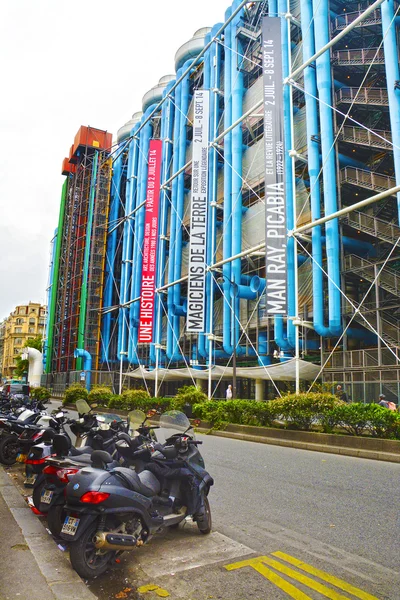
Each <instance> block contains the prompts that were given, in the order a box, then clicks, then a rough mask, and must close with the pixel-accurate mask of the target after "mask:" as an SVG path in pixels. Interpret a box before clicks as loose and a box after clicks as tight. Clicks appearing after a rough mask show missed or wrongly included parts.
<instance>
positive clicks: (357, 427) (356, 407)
mask: <svg viewBox="0 0 400 600" xmlns="http://www.w3.org/2000/svg"><path fill="white" fill-rule="evenodd" d="M371 406H374V405H371V404H361V403H359V402H353V403H352V404H338V405H337V406H336V407H335V409H334V416H335V418H336V419H337V424H338V426H339V427H342V428H343V429H344V430H345V431H348V432H349V433H351V435H362V434H363V433H364V432H365V431H367V430H368V429H369V428H370V425H371V417H372V418H373V411H371Z"/></svg>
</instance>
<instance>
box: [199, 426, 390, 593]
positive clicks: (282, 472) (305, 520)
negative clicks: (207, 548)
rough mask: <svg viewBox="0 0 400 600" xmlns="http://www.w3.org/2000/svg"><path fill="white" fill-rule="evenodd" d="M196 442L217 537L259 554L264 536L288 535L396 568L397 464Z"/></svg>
mask: <svg viewBox="0 0 400 600" xmlns="http://www.w3.org/2000/svg"><path fill="white" fill-rule="evenodd" d="M201 439H203V440H204V444H203V446H202V447H201V452H202V454H203V456H204V459H205V462H206V467H207V469H208V470H209V471H210V473H211V474H212V476H213V477H214V479H215V486H214V488H213V489H212V491H211V496H210V502H211V505H212V511H213V519H214V528H215V529H217V530H218V531H221V532H222V533H225V534H226V535H228V536H230V537H234V539H237V540H239V541H241V542H242V543H244V544H246V545H248V546H250V547H252V548H254V549H255V550H257V551H260V552H262V551H263V548H264V544H265V536H266V535H267V536H268V532H270V531H273V532H274V531H276V529H277V528H279V529H280V530H281V531H286V530H291V531H292V532H295V533H296V534H298V535H300V536H307V537H310V538H312V539H314V540H316V541H318V542H322V543H324V544H331V545H333V546H335V547H337V548H340V549H342V550H345V551H346V552H349V553H355V554H357V555H359V556H361V557H363V558H366V559H368V560H372V561H374V562H377V563H381V564H384V565H385V566H387V567H391V568H393V569H396V568H398V564H399V556H398V553H399V540H400V526H399V525H400V521H399V515H400V511H399V509H400V486H399V483H400V481H399V475H400V465H398V464H395V463H385V462H381V461H374V460H366V459H361V458H352V457H348V456H339V455H334V454H323V453H320V452H309V451H306V450H296V449H292V448H283V447H280V446H269V445H266V444H257V443H254V442H244V441H238V440H231V439H227V438H217V437H206V436H202V437H201ZM399 598H400V591H399Z"/></svg>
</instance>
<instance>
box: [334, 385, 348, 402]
mask: <svg viewBox="0 0 400 600" xmlns="http://www.w3.org/2000/svg"><path fill="white" fill-rule="evenodd" d="M336 397H337V398H339V400H341V401H342V402H348V401H349V400H348V398H347V394H346V392H345V391H344V389H343V388H342V386H341V385H338V386H336Z"/></svg>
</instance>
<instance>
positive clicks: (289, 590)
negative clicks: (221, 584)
mask: <svg viewBox="0 0 400 600" xmlns="http://www.w3.org/2000/svg"><path fill="white" fill-rule="evenodd" d="M265 558H266V557H265V556H258V557H257V558H250V559H249V560H242V561H240V562H237V563H232V564H230V565H225V569H226V570H227V571H234V570H235V569H242V568H243V567H252V568H253V569H255V570H256V571H257V572H258V573H260V574H261V575H262V576H263V577H265V578H266V579H268V580H269V581H271V583H273V584H274V585H276V586H277V587H278V588H280V589H281V590H283V591H284V592H286V594H288V595H289V596H290V597H291V598H294V600H311V598H310V596H307V594H304V592H302V591H301V590H299V589H297V588H296V587H295V586H294V585H292V584H291V583H289V582H288V581H286V580H285V579H283V578H282V577H280V576H279V575H277V574H276V573H274V572H273V571H271V570H270V569H268V567H266V566H265V565H264V564H263V560H264V559H265Z"/></svg>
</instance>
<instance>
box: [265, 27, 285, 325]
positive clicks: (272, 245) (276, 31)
mask: <svg viewBox="0 0 400 600" xmlns="http://www.w3.org/2000/svg"><path fill="white" fill-rule="evenodd" d="M262 48H263V60H262V67H263V94H264V156H265V222H266V233H265V251H266V257H265V278H266V313H267V314H272V315H285V314H287V267H286V243H287V232H286V229H287V228H286V200H285V173H284V137H283V135H284V132H283V89H282V88H283V85H282V81H283V77H282V41H281V19H280V17H264V19H263V24H262Z"/></svg>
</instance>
